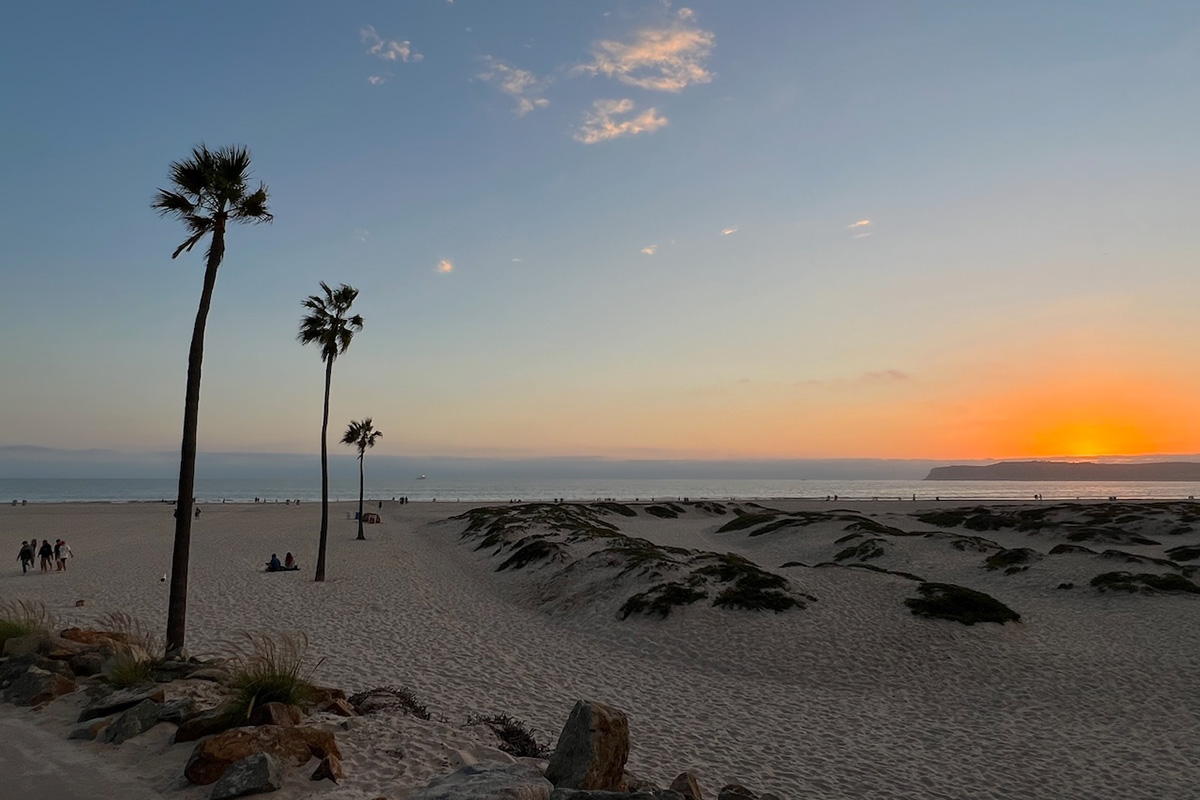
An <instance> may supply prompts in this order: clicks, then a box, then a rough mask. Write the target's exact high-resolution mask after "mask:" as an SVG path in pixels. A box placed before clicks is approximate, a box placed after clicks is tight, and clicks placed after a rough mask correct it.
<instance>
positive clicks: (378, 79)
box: [367, 75, 387, 86]
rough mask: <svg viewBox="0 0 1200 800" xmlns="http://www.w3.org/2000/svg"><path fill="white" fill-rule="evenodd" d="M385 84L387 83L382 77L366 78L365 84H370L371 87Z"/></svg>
mask: <svg viewBox="0 0 1200 800" xmlns="http://www.w3.org/2000/svg"><path fill="white" fill-rule="evenodd" d="M385 82H387V78H385V77H383V76H382V75H372V76H371V77H369V78H367V83H369V84H371V85H372V86H378V85H379V84H381V83H385Z"/></svg>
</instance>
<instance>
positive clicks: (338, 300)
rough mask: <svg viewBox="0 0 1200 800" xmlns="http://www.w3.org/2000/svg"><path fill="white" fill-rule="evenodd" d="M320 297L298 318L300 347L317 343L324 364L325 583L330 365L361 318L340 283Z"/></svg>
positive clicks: (321, 553) (321, 572) (351, 291)
mask: <svg viewBox="0 0 1200 800" xmlns="http://www.w3.org/2000/svg"><path fill="white" fill-rule="evenodd" d="M321 291H322V294H313V295H309V297H308V299H307V300H305V301H304V302H303V303H302V304H301V305H303V306H304V308H306V309H308V313H307V314H305V315H304V316H303V317H302V318H301V319H300V334H299V336H297V337H296V338H297V339H299V340H300V344H316V345H318V346H319V347H320V349H321V360H322V361H324V362H325V411H324V413H323V414H322V416H321V544H320V549H319V550H318V551H317V575H316V577H315V578H314V580H317V581H323V580H325V544H326V542H327V541H328V539H329V446H328V442H327V434H328V431H329V386H330V383H331V382H332V381H333V362H334V360H335V359H337V357H338V356H340V355H341V354H342V353H344V352H346V348H348V347H349V346H350V340H351V339H353V338H354V334H355V333H357V332H358V331H361V330H362V326H363V319H362V317H361V316H359V315H358V314H355V315H354V316H352V317H350V316H347V314H349V313H350V306H352V305H353V304H354V298H356V297H358V289H355V288H354V287H353V286H347V285H346V284H344V283H343V284H342V285H341V286H339V287H338V288H336V289H330V288H329V286H328V285H327V284H326V283H325V282H324V281H322V282H321Z"/></svg>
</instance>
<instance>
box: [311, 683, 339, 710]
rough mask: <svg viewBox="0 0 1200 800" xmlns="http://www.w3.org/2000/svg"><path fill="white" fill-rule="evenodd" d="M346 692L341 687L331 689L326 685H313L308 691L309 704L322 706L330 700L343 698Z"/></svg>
mask: <svg viewBox="0 0 1200 800" xmlns="http://www.w3.org/2000/svg"><path fill="white" fill-rule="evenodd" d="M345 699H347V698H346V693H345V692H343V691H342V690H341V689H332V688H330V687H328V686H313V687H312V688H310V689H309V692H308V702H309V704H310V705H311V706H313V707H316V706H322V705H325V704H326V703H328V702H329V701H330V700H345Z"/></svg>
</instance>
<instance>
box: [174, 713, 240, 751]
mask: <svg viewBox="0 0 1200 800" xmlns="http://www.w3.org/2000/svg"><path fill="white" fill-rule="evenodd" d="M239 722H241V720H240V719H237V711H236V709H235V708H234V707H233V706H232V705H231V704H229V703H226V704H225V705H222V706H217V707H216V708H210V709H208V710H207V711H201V712H200V713H198V714H192V715H190V716H186V717H184V718H183V722H181V723H179V728H178V729H177V730H176V731H175V739H174V741H175V743H176V744H180V743H182V742H194V741H196V740H197V739H203V738H204V737H205V736H212V735H213V734H214V733H220V732H221V731H227V730H229V729H230V728H234V727H237V725H238V723H239Z"/></svg>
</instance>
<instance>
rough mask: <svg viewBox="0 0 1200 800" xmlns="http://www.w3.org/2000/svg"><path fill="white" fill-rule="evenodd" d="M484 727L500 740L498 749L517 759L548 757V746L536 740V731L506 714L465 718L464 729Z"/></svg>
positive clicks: (477, 715) (475, 715) (474, 715)
mask: <svg viewBox="0 0 1200 800" xmlns="http://www.w3.org/2000/svg"><path fill="white" fill-rule="evenodd" d="M475 725H485V726H487V728H488V729H489V730H490V731H491V732H492V733H493V734H495V736H496V738H497V739H499V740H500V749H501V750H503V751H504V752H505V753H508V754H509V755H511V756H516V757H517V758H545V757H546V756H548V755H550V746H549V745H546V744H541V743H540V742H538V740H537V731H535V730H534V729H533V728H530V727H529V726H528V725H526V724H525V722H524V721H522V720H519V719H517V718H515V717H510V716H509V715H507V714H494V715H492V716H484V715H482V714H472V715H471V716H469V717H467V721H466V724H465V727H472V726H475Z"/></svg>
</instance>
